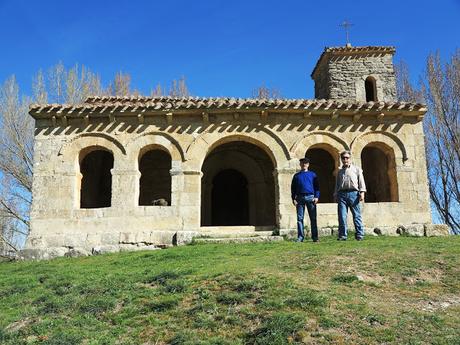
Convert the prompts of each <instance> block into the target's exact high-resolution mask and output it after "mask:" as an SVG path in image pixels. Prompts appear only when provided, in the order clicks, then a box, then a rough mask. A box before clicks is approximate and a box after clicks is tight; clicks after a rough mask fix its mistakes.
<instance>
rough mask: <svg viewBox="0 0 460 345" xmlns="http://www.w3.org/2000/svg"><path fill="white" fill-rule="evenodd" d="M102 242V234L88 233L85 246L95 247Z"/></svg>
mask: <svg viewBox="0 0 460 345" xmlns="http://www.w3.org/2000/svg"><path fill="white" fill-rule="evenodd" d="M100 244H101V235H100V234H88V235H87V236H86V243H85V248H93V247H95V246H98V245H100Z"/></svg>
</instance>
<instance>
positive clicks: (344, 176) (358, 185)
mask: <svg viewBox="0 0 460 345" xmlns="http://www.w3.org/2000/svg"><path fill="white" fill-rule="evenodd" d="M343 190H346V191H350V190H356V191H359V192H365V191H366V183H365V182H364V176H363V170H362V169H361V168H358V167H357V166H356V165H353V164H350V165H349V166H348V167H346V166H345V165H343V166H342V168H341V169H339V172H338V173H337V179H336V181H335V192H334V194H337V192H340V191H343Z"/></svg>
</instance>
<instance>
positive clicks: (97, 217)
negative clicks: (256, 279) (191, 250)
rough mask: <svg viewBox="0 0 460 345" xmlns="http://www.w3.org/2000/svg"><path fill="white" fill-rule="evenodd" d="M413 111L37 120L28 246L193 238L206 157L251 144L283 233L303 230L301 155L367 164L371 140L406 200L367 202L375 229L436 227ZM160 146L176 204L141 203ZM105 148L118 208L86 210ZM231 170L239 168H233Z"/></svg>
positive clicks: (328, 206) (331, 212)
mask: <svg viewBox="0 0 460 345" xmlns="http://www.w3.org/2000/svg"><path fill="white" fill-rule="evenodd" d="M403 115H404V114H402V115H401V114H398V115H397V116H386V117H385V118H383V119H379V120H377V119H376V117H375V115H369V114H363V115H362V116H361V117H360V119H359V122H357V121H355V120H354V117H353V116H338V117H334V118H333V119H331V117H330V116H321V115H313V116H309V117H305V116H304V115H303V114H302V113H299V112H296V113H292V114H290V113H277V112H270V114H269V115H268V116H261V114H260V112H258V111H245V112H240V113H239V114H238V116H235V115H234V114H233V113H225V112H223V113H216V114H212V115H210V116H209V118H208V119H206V121H204V120H203V119H202V118H201V117H198V116H195V115H194V114H193V113H190V114H182V115H180V116H175V117H174V119H173V121H172V122H171V121H167V120H165V118H164V117H161V116H151V117H146V118H145V121H144V123H142V124H141V123H139V122H138V121H137V119H135V118H133V117H126V116H125V117H123V114H115V118H116V119H117V120H116V121H115V122H110V121H104V120H98V119H97V118H94V119H91V121H89V122H88V123H85V122H84V121H82V120H81V119H71V120H69V123H68V124H67V125H66V126H60V125H56V126H53V124H52V123H51V120H48V119H42V120H38V121H37V129H36V137H35V157H34V159H35V161H34V182H33V205H32V211H31V235H30V238H29V239H28V241H27V245H26V247H27V248H29V249H30V248H35V249H36V248H50V247H59V248H73V247H81V248H85V250H88V251H91V250H92V249H93V248H95V247H97V246H98V245H135V246H138V245H139V244H140V245H142V246H143V245H146V246H148V245H168V244H172V243H182V242H186V241H187V240H190V239H191V237H192V235H193V234H197V233H198V234H199V233H200V231H202V227H201V219H200V214H201V200H202V195H201V192H202V191H201V178H202V166H203V162H204V161H205V159H206V157H207V156H208V154H209V153H210V152H212V151H213V150H214V149H215V148H218V147H219V146H221V145H223V144H226V143H232V142H240V141H242V142H245V143H248V144H250V145H254V146H255V147H257V148H258V149H260V150H263V151H264V152H265V154H266V156H267V157H268V159H269V160H270V161H271V165H272V166H273V171H270V174H272V175H273V180H274V183H275V186H274V188H275V197H274V199H275V200H274V207H273V209H274V211H273V212H274V213H275V215H274V219H275V224H273V227H274V228H277V229H280V230H281V231H287V230H291V229H294V228H295V226H296V216H295V210H294V207H293V206H292V203H291V199H290V183H291V179H292V175H293V174H294V173H295V172H296V170H297V168H298V158H299V157H303V156H304V155H305V152H306V151H307V150H308V149H309V148H315V147H321V148H325V149H327V150H328V152H332V153H334V154H335V155H336V156H335V158H336V161H337V162H338V156H337V155H338V153H339V152H340V151H343V150H345V149H350V150H351V151H352V153H353V157H354V162H355V163H356V164H357V165H361V157H360V155H361V152H362V150H363V148H364V147H365V146H366V145H367V144H369V143H379V144H380V145H384V146H385V147H386V148H387V150H391V151H392V156H393V157H394V165H395V169H396V175H397V189H398V193H397V194H398V196H399V200H398V201H395V202H380V203H366V204H364V207H363V217H364V222H365V224H366V227H368V228H374V227H379V226H394V227H397V226H398V225H401V224H402V225H408V224H412V223H414V222H415V223H419V224H423V223H431V214H430V207H429V195H428V188H427V175H426V165H425V164H426V163H425V151H424V145H423V142H424V138H423V128H422V123H421V121H420V119H417V118H415V117H405V116H403ZM152 146H153V147H158V148H161V149H162V150H164V151H166V152H168V154H169V156H170V157H171V170H170V174H171V205H170V206H139V179H140V172H139V166H138V165H139V156H140V154H141V152H144V151H145V148H146V147H152ZM91 147H100V148H104V149H105V150H108V151H110V152H111V153H112V154H113V157H114V166H113V169H112V170H111V173H112V201H111V206H110V207H107V208H99V209H81V208H80V199H79V198H80V181H81V173H80V167H79V157H80V153H81V152H82V151H83V150H87V149H88V148H91ZM229 164H230V165H231V162H230V163H229ZM318 222H319V226H320V227H333V226H336V225H337V213H336V204H333V203H320V204H319V206H318Z"/></svg>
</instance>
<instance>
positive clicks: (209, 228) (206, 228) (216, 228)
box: [200, 225, 275, 232]
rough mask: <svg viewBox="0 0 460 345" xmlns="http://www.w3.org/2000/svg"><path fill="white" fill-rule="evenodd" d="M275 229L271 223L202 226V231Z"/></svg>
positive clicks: (258, 230)
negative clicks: (264, 224)
mask: <svg viewBox="0 0 460 345" xmlns="http://www.w3.org/2000/svg"><path fill="white" fill-rule="evenodd" d="M273 230H275V227H274V226H272V225H270V226H253V225H243V226H202V227H201V228H200V231H203V232H221V231H223V232H227V231H229V232H230V231H240V232H245V231H249V232H251V231H255V232H260V231H273Z"/></svg>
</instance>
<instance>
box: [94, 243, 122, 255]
mask: <svg viewBox="0 0 460 345" xmlns="http://www.w3.org/2000/svg"><path fill="white" fill-rule="evenodd" d="M119 251H120V246H115V245H105V246H96V247H94V248H93V249H92V250H91V253H92V254H93V255H100V254H106V253H116V252H119Z"/></svg>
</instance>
